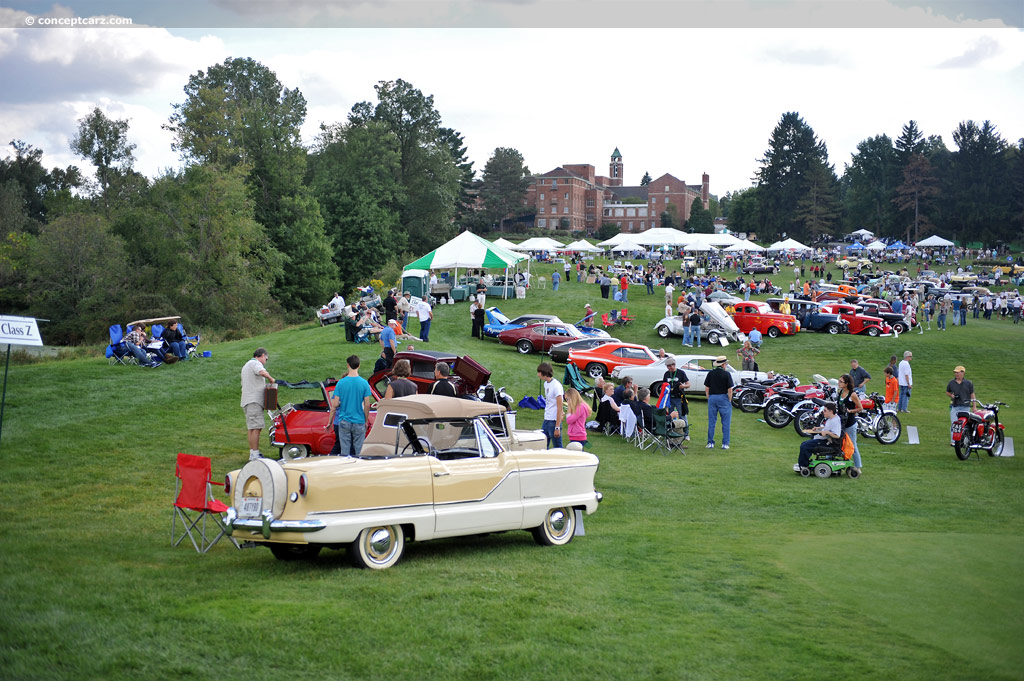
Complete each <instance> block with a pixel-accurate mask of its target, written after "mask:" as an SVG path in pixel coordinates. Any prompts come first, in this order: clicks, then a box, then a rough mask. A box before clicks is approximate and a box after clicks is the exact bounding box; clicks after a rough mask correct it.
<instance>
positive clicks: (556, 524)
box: [548, 509, 569, 535]
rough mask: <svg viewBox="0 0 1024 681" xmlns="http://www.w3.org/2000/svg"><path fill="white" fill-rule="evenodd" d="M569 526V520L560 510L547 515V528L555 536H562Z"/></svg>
mask: <svg viewBox="0 0 1024 681" xmlns="http://www.w3.org/2000/svg"><path fill="white" fill-rule="evenodd" d="M568 524H569V518H568V516H567V515H566V513H565V512H564V511H563V510H562V509H555V510H554V511H552V512H551V514H550V515H548V527H550V528H551V531H552V532H553V533H554V534H555V535H562V534H564V533H565V529H566V527H567V526H568Z"/></svg>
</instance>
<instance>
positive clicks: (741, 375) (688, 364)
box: [612, 355, 768, 395]
mask: <svg viewBox="0 0 1024 681" xmlns="http://www.w3.org/2000/svg"><path fill="white" fill-rule="evenodd" d="M669 357H672V358H674V359H675V361H676V368H677V369H682V370H683V371H684V372H685V373H686V378H687V379H688V380H689V381H690V387H689V388H687V389H686V392H687V393H692V394H695V395H703V394H704V379H706V378H707V376H708V372H709V371H711V369H713V368H714V367H712V366H711V362H712V361H714V359H715V355H670V356H669ZM669 357H665V358H664V359H659V360H658V361H657V362H655V363H654V364H648V365H647V366H640V367H638V366H621V367H616V368H615V370H614V371H612V378H616V379H620V380H621V379H623V378H625V377H626V376H629V377H631V378H632V379H633V382H634V383H635V384H636V385H637V386H640V387H649V388H650V390H651V394H652V395H656V394H657V388H658V386H659V384H660V383H661V379H662V378H664V376H665V371H666V370H667V369H666V367H665V363H666V362H667V361H668V359H669ZM736 363H739V359H738V358H737V361H736ZM725 370H726V371H728V372H729V373H730V374H731V375H732V382H733V385H735V386H737V387H738V386H739V385H740V384H741V383H742V382H743V381H747V380H750V379H756V380H759V381H760V380H764V379H766V378H768V374H767V373H766V372H764V371H743V370H741V369H737V368H735V367H734V366H733V361H732V358H730V361H729V364H726V365H725Z"/></svg>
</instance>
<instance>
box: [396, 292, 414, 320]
mask: <svg viewBox="0 0 1024 681" xmlns="http://www.w3.org/2000/svg"><path fill="white" fill-rule="evenodd" d="M410 308H412V294H411V293H409V292H408V291H406V292H405V293H404V294H402V297H401V298H399V299H398V314H400V315H402V328H403V329H408V328H409V310H410Z"/></svg>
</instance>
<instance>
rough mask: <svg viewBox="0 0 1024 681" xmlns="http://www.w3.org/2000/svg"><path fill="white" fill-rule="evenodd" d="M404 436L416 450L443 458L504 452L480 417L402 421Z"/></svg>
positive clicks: (450, 459) (483, 456) (463, 457)
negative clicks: (413, 442) (413, 441)
mask: <svg viewBox="0 0 1024 681" xmlns="http://www.w3.org/2000/svg"><path fill="white" fill-rule="evenodd" d="M402 432H403V434H404V438H400V442H399V446H400V447H401V446H403V445H402V442H401V441H402V440H404V441H405V442H407V443H408V442H411V441H412V440H413V439H415V444H413V448H414V449H416V451H417V453H421V454H430V455H431V456H436V457H437V458H438V459H440V460H442V461H454V460H456V459H472V458H489V457H494V456H497V455H498V453H499V452H500V451H501V445H499V444H498V441H497V439H496V438H495V437H494V434H493V433H491V431H490V429H489V428H488V427H487V426H486V425H485V424H484V422H483V421H481V420H480V419H443V420H438V419H424V420H418V419H417V420H411V419H410V420H408V421H405V422H404V423H403V424H402Z"/></svg>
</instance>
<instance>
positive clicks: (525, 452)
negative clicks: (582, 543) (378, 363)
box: [225, 395, 602, 569]
mask: <svg viewBox="0 0 1024 681" xmlns="http://www.w3.org/2000/svg"><path fill="white" fill-rule="evenodd" d="M504 411H505V409H504V407H500V406H498V405H495V404H490V403H486V402H472V401H469V400H463V399H456V398H452V397H438V396H433V395H416V396H411V397H403V398H398V399H391V400H381V401H380V402H379V403H378V405H377V418H376V420H375V421H374V424H373V428H372V429H371V430H370V434H369V435H368V436H367V438H366V441H365V443H364V444H363V449H362V451H361V452H360V454H359V456H358V457H347V456H346V457H340V456H322V457H311V458H307V459H299V460H296V461H290V462H278V461H274V460H271V459H257V460H255V461H250V462H249V463H247V464H246V465H245V466H244V467H243V468H242V469H241V470H238V471H232V472H231V473H229V474H228V476H227V489H226V490H225V491H226V492H227V494H228V495H229V496H230V498H231V501H232V505H231V508H229V509H228V511H227V518H226V520H227V523H228V525H229V526H230V527H232V528H233V529H234V531H233V536H234V538H235V539H236V540H240V541H248V542H252V543H255V544H266V545H267V546H268V547H270V550H271V551H272V552H273V554H274V556H276V557H277V558H279V559H282V560H294V559H299V558H313V557H315V556H316V555H317V554H318V553H319V552H320V550H321V549H322V548H323V547H325V546H326V547H329V548H337V549H340V548H347V549H348V551H349V554H350V556H351V557H352V559H353V561H354V562H355V564H356V565H358V566H361V567H366V568H374V569H384V568H389V567H391V566H392V565H394V564H395V563H397V562H398V560H399V559H400V558H401V557H402V552H403V550H404V549H405V542H406V541H407V540H408V541H425V540H427V539H435V538H440V537H456V536H461V535H470V534H483V533H489V532H502V531H505V530H526V529H528V530H530V531H531V532H532V533H533V537H534V539H535V540H536V541H537V542H538V543H539V544H542V545H546V546H560V545H562V544H568V543H569V542H570V541H572V538H573V536H574V535H575V534H582V531H583V512H584V511H585V512H586V513H588V514H589V513H593V512H594V511H596V510H597V505H598V502H600V501H601V497H602V495H601V493H600V492H597V491H595V490H594V474H595V473H596V472H597V466H598V460H597V457H596V456H594V455H593V454H588V453H586V452H583V451H573V450H568V449H551V450H545V449H543V447H544V444H545V440H544V438H543V436H542V435H541V436H540V437H539V438H529V437H523V436H524V435H526V433H525V432H524V431H512V432H508V430H509V425H508V424H509V420H508V419H507V417H506V414H505V413H504ZM510 441H511V443H512V445H511V446H512V447H513V449H511V450H509V449H506V447H507V446H508V443H509V442H510ZM519 447H529V448H523V449H519Z"/></svg>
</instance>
